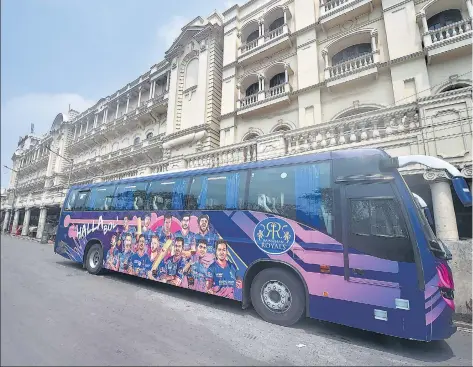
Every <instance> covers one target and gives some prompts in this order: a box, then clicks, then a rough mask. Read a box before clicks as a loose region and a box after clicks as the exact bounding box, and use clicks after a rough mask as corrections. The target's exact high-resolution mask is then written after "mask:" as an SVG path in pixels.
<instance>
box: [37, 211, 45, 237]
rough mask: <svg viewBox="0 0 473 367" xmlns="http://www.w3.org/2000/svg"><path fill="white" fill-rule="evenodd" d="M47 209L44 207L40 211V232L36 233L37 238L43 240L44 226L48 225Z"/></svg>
mask: <svg viewBox="0 0 473 367" xmlns="http://www.w3.org/2000/svg"><path fill="white" fill-rule="evenodd" d="M46 216H47V209H46V207H44V206H42V207H41V208H40V211H39V219H38V231H37V232H36V238H41V236H42V235H43V231H44V225H45V224H46Z"/></svg>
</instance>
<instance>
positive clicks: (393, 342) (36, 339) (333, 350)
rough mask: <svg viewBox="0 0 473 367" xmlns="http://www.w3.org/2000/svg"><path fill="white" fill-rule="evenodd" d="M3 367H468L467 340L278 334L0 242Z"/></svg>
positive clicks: (185, 298) (162, 291)
mask: <svg viewBox="0 0 473 367" xmlns="http://www.w3.org/2000/svg"><path fill="white" fill-rule="evenodd" d="M0 250H1V364H2V365H20V364H21V365H135V366H136V365H207V366H208V365H240V366H241V365H286V366H287V365H378V366H379V365H382V366H385V365H470V366H471V365H472V357H471V333H470V332H468V331H458V332H457V333H456V334H454V335H453V336H452V337H451V338H450V339H449V340H447V341H442V342H432V343H428V344H426V343H420V342H412V341H407V340H400V339H396V338H391V337H385V336H381V335H377V334H374V333H369V332H364V331H360V330H356V329H352V328H348V327H344V326H338V325H333V324H329V323H322V322H318V321H313V320H307V321H304V322H302V323H300V324H299V325H297V326H295V327H291V328H284V327H280V326H277V325H273V324H269V323H266V322H264V321H262V320H261V319H260V318H259V316H258V315H257V314H256V313H255V311H254V310H253V309H248V310H242V309H241V307H240V304H239V303H237V302H235V301H230V300H222V299H218V298H216V297H212V296H208V295H205V294H199V293H196V292H192V291H188V290H184V289H178V288H173V287H172V286H168V285H165V284H160V283H156V282H153V281H150V280H145V279H139V278H135V277H132V276H128V275H124V274H117V273H111V274H106V275H102V276H93V275H89V274H88V273H87V272H86V271H85V270H84V269H82V267H81V266H80V265H78V264H75V263H73V262H71V261H68V260H66V259H64V258H62V257H61V256H59V255H56V254H54V252H53V249H52V246H51V245H47V244H40V243H38V242H36V241H29V240H25V239H18V238H12V237H10V236H2V238H1V248H0Z"/></svg>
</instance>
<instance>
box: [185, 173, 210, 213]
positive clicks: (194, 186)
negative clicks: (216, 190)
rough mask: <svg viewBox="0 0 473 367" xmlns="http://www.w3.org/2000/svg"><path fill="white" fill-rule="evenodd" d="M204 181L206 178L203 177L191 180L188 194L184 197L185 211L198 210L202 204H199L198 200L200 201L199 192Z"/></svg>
mask: <svg viewBox="0 0 473 367" xmlns="http://www.w3.org/2000/svg"><path fill="white" fill-rule="evenodd" d="M204 179H206V178H205V177H203V176H197V177H193V178H192V180H191V184H190V185H191V186H190V190H189V193H188V194H187V195H186V198H185V202H186V207H185V209H186V210H196V209H200V205H201V204H202V203H199V199H200V200H202V199H201V198H202V196H201V191H202V183H203V181H204ZM199 204H200V205H199Z"/></svg>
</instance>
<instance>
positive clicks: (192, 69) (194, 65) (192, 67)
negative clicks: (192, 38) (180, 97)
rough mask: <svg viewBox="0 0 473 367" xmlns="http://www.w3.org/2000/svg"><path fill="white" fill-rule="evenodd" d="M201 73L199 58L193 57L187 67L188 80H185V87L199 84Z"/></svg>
mask: <svg viewBox="0 0 473 367" xmlns="http://www.w3.org/2000/svg"><path fill="white" fill-rule="evenodd" d="M198 75H199V60H198V59H197V58H193V59H192V60H191V61H189V63H188V64H187V68H186V81H185V87H184V88H185V89H188V88H190V87H193V86H196V85H197V77H198Z"/></svg>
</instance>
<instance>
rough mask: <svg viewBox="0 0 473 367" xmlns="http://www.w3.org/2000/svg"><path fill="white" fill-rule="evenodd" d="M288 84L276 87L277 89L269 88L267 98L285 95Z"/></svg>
mask: <svg viewBox="0 0 473 367" xmlns="http://www.w3.org/2000/svg"><path fill="white" fill-rule="evenodd" d="M286 84H287V83H283V84H279V85H276V86H275V87H272V88H269V89H268V90H267V91H266V98H270V97H274V96H277V95H279V94H283V93H285V92H286V88H285V87H286Z"/></svg>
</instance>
